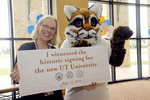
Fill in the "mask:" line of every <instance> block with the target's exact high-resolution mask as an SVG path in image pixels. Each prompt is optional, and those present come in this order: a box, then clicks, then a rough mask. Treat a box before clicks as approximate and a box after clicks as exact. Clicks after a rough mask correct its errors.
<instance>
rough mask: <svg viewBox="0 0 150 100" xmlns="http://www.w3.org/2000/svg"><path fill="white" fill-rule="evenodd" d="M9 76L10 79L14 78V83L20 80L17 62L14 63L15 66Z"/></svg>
mask: <svg viewBox="0 0 150 100" xmlns="http://www.w3.org/2000/svg"><path fill="white" fill-rule="evenodd" d="M10 77H11V78H12V80H14V81H15V82H16V83H18V82H19V80H20V75H19V69H18V64H17V63H16V64H15V68H14V71H13V72H12V73H11V74H10Z"/></svg>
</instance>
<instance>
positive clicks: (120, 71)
mask: <svg viewBox="0 0 150 100" xmlns="http://www.w3.org/2000/svg"><path fill="white" fill-rule="evenodd" d="M95 2H99V3H101V4H102V5H103V13H102V16H104V17H105V16H106V18H107V19H109V20H110V22H111V23H110V24H111V25H113V26H114V27H115V28H117V27H118V26H129V27H130V29H131V30H133V33H134V34H133V35H132V37H131V38H130V40H127V41H126V43H125V48H126V50H127V52H126V56H125V59H124V62H123V64H122V65H121V66H120V67H113V66H111V68H110V70H111V76H112V81H113V82H115V81H122V80H132V79H141V78H143V77H150V72H149V69H150V64H149V62H150V53H149V51H150V50H149V49H150V47H149V44H150V42H149V41H150V40H149V37H150V31H149V32H148V30H150V25H149V23H150V22H149V17H148V16H149V15H150V14H149V12H150V11H149V10H150V9H149V8H150V5H148V4H149V3H150V1H149V0H89V6H90V5H91V4H93V3H95ZM106 5H107V7H106ZM139 5H140V6H139Z"/></svg>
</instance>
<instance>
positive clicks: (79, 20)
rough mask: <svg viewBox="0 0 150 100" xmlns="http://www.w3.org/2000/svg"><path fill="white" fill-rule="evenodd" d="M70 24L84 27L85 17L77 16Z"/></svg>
mask: <svg viewBox="0 0 150 100" xmlns="http://www.w3.org/2000/svg"><path fill="white" fill-rule="evenodd" d="M69 25H74V26H76V27H83V19H82V18H75V19H74V20H73V21H72V22H71V23H70V24H69Z"/></svg>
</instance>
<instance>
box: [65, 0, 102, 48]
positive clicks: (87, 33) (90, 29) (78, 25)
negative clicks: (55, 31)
mask: <svg viewBox="0 0 150 100" xmlns="http://www.w3.org/2000/svg"><path fill="white" fill-rule="evenodd" d="M64 12H65V14H66V17H67V19H68V21H69V23H68V25H67V27H66V29H65V35H66V39H68V41H69V42H70V43H71V44H73V43H74V42H75V41H77V40H86V41H88V43H90V44H91V45H96V44H97V43H98V42H99V41H100V39H101V37H102V35H103V30H102V27H101V26H100V23H99V20H100V17H101V14H102V5H101V4H99V3H96V4H94V5H92V6H91V7H90V8H88V9H79V8H76V7H75V6H73V5H65V7H64Z"/></svg>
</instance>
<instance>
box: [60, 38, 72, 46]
mask: <svg viewBox="0 0 150 100" xmlns="http://www.w3.org/2000/svg"><path fill="white" fill-rule="evenodd" d="M60 48H71V45H70V43H69V41H68V40H67V39H66V40H64V42H63V43H62V45H61V47H60Z"/></svg>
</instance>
